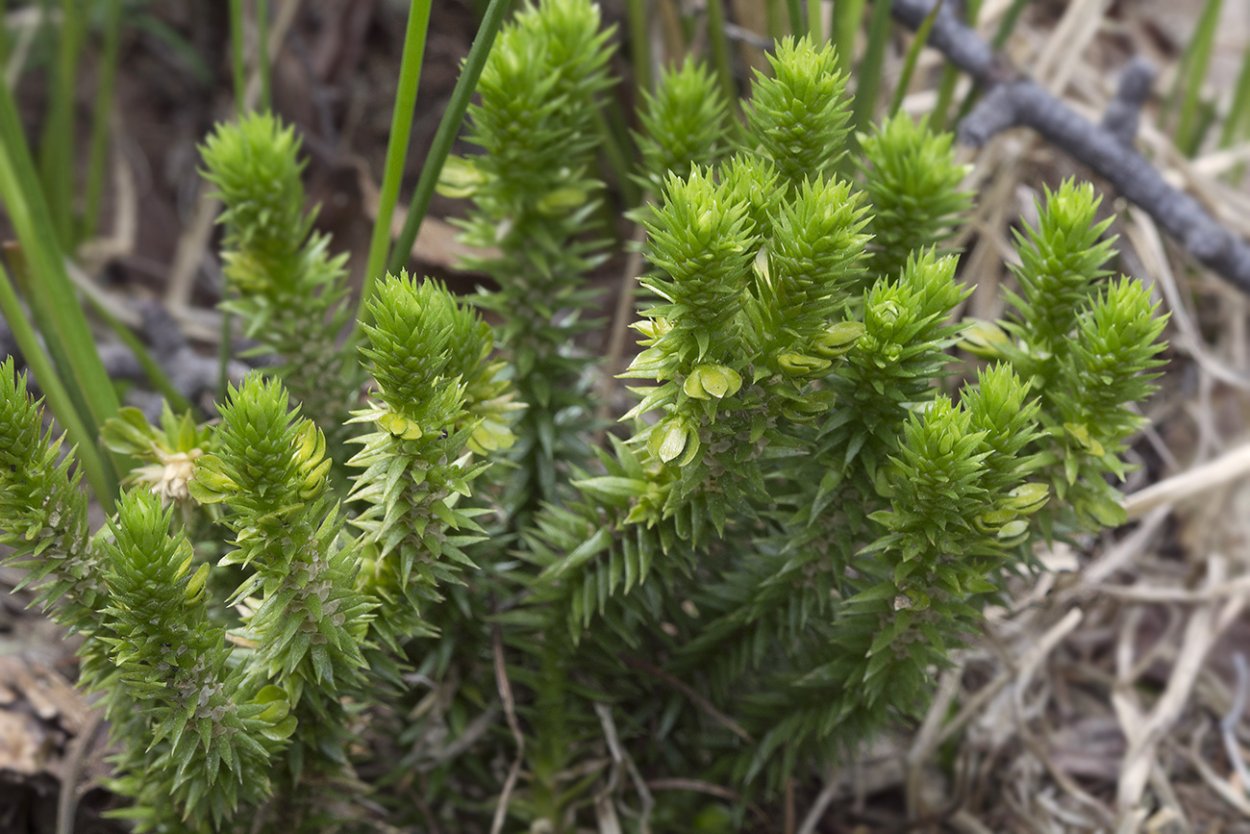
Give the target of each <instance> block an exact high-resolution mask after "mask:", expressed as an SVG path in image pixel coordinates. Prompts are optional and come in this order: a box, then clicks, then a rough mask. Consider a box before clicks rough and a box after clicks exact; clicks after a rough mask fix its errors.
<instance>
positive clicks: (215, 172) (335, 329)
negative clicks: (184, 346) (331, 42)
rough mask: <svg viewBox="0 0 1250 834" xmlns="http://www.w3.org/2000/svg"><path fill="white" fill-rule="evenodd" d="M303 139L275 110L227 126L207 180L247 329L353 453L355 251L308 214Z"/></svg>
mask: <svg viewBox="0 0 1250 834" xmlns="http://www.w3.org/2000/svg"><path fill="white" fill-rule="evenodd" d="M299 151H300V143H299V139H298V138H297V137H296V135H295V131H294V130H293V129H292V128H291V127H289V126H283V125H282V123H281V122H280V121H279V120H278V119H277V118H275V117H274V116H273V115H271V114H269V113H253V114H249V115H247V116H244V117H243V118H241V119H240V120H239V121H238V122H233V123H224V124H221V125H219V126H218V127H217V129H216V130H215V131H214V132H213V133H212V134H211V135H210V136H209V137H208V139H206V140H205V142H204V144H203V146H202V147H201V149H200V152H201V155H202V157H203V159H204V164H205V166H206V171H205V176H206V177H207V178H208V180H209V181H210V182H211V183H212V184H213V185H214V186H216V188H217V196H218V198H219V199H220V200H221V201H222V203H223V204H224V205H225V211H223V212H222V214H221V217H220V218H219V222H220V223H221V224H222V225H224V226H225V230H226V231H225V240H224V251H223V253H222V258H223V261H224V272H225V276H226V282H227V284H228V286H229V288H230V289H231V290H232V291H233V292H234V293H235V296H236V297H235V298H233V299H232V300H230V301H228V302H227V303H225V304H223V305H222V309H223V310H228V311H231V312H234V313H236V314H237V315H238V316H239V318H240V319H241V320H242V322H243V325H244V334H245V335H246V336H247V337H248V338H250V339H255V340H256V341H257V342H258V343H259V347H258V348H257V351H256V352H257V353H266V354H272V355H273V356H274V357H275V358H276V360H277V365H276V366H275V367H274V368H273V370H274V372H275V373H277V374H278V375H279V376H280V377H281V378H282V380H283V382H284V383H285V384H286V386H287V388H288V389H290V391H291V392H292V395H293V396H294V397H295V398H296V400H297V401H299V402H300V403H301V404H302V407H303V409H304V413H305V414H306V415H308V416H309V417H310V418H311V419H313V420H315V421H316V422H317V423H318V424H319V425H323V426H326V427H327V428H326V431H327V432H328V433H329V434H330V436H331V439H332V441H333V442H332V443H331V451H332V454H333V456H334V458H335V460H337V461H339V462H340V463H341V462H342V460H343V459H344V458H345V450H344V448H343V446H342V440H343V437H344V432H343V429H342V428H341V427H342V425H343V422H344V420H345V419H346V418H347V415H348V412H349V411H350V409H351V407H352V404H353V402H354V401H355V399H356V397H355V393H356V390H357V389H358V388H359V386H360V383H361V379H360V375H359V368H358V367H357V366H356V365H355V363H353V362H351V361H350V359H349V358H348V353H347V350H346V349H345V348H343V347H341V346H340V345H339V334H340V333H341V332H342V330H343V327H344V325H345V324H346V323H347V317H348V309H347V307H346V305H345V303H344V302H345V300H346V295H347V283H346V273H345V270H344V264H345V261H346V256H345V255H334V254H332V253H331V252H330V239H329V237H327V236H326V235H323V234H321V233H319V232H316V231H314V230H313V223H314V221H315V219H316V212H315V211H314V212H306V211H305V210H304V186H303V183H302V182H301V180H300V174H301V172H302V170H303V167H304V163H303V162H302V161H301V160H300V158H299Z"/></svg>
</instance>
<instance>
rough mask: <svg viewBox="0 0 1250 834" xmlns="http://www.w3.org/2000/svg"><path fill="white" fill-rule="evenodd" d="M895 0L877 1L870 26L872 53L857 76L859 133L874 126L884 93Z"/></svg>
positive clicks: (869, 35) (869, 42)
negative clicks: (878, 105)
mask: <svg viewBox="0 0 1250 834" xmlns="http://www.w3.org/2000/svg"><path fill="white" fill-rule="evenodd" d="M892 5H894V4H893V2H892V0H876V2H874V3H873V4H872V17H870V18H869V22H868V49H867V50H866V51H865V52H864V60H863V61H862V62H860V65H859V72H858V73H857V74H856V78H857V79H858V81H857V86H856V88H855V108H854V121H855V128H856V130H866V129H867V128H868V126H869V125H870V124H871V123H872V117H873V114H874V113H875V112H876V109H877V98H878V96H879V94H880V90H881V72H882V70H883V68H884V66H885V48H886V45H887V44H888V43H889V41H890V31H891V22H890V7H891V6H892Z"/></svg>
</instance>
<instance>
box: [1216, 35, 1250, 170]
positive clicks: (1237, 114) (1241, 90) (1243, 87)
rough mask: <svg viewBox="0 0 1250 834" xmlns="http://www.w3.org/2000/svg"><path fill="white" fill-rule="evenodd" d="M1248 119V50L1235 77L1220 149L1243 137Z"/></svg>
mask: <svg viewBox="0 0 1250 834" xmlns="http://www.w3.org/2000/svg"><path fill="white" fill-rule="evenodd" d="M1247 118H1250V50H1247V51H1246V54H1245V56H1244V57H1243V58H1242V60H1241V72H1240V73H1238V75H1237V89H1236V90H1235V91H1234V93H1233V103H1232V104H1231V105H1230V106H1229V108H1228V116H1227V117H1226V118H1225V119H1224V127H1223V129H1222V130H1221V131H1220V147H1221V148H1227V147H1229V146H1230V145H1232V144H1233V143H1234V142H1236V141H1237V140H1238V139H1240V138H1241V137H1243V136H1244V135H1245V131H1246V121H1247Z"/></svg>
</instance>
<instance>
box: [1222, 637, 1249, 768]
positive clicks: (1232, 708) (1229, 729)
mask: <svg viewBox="0 0 1250 834" xmlns="http://www.w3.org/2000/svg"><path fill="white" fill-rule="evenodd" d="M1233 670H1234V671H1235V672H1236V673H1237V686H1236V689H1234V690H1233V702H1232V704H1231V705H1229V707H1228V712H1227V713H1225V715H1224V717H1223V718H1221V719H1220V735H1221V736H1222V737H1223V739H1224V752H1225V753H1227V754H1228V761H1229V763H1230V764H1231V765H1232V766H1233V770H1235V771H1236V772H1237V778H1238V781H1240V782H1241V786H1242V789H1243V790H1250V767H1247V766H1246V760H1245V759H1244V758H1242V755H1241V745H1239V744H1238V743H1237V725H1238V724H1240V723H1241V716H1242V715H1244V714H1245V712H1246V694H1247V693H1246V690H1247V688H1250V674H1247V670H1246V656H1245V655H1244V654H1242V653H1241V652H1235V653H1234V654H1233Z"/></svg>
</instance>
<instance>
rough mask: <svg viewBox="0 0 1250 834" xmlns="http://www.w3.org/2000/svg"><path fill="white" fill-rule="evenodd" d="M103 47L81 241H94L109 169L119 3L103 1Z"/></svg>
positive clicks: (119, 14)
mask: <svg viewBox="0 0 1250 834" xmlns="http://www.w3.org/2000/svg"><path fill="white" fill-rule="evenodd" d="M104 11H105V18H104V44H103V50H102V52H101V55H100V84H99V86H98V87H97V88H96V98H95V105H94V109H93V111H92V113H91V139H90V142H91V145H90V150H89V151H88V154H89V155H88V159H87V195H86V200H87V202H86V208H85V211H84V213H83V224H82V236H83V239H84V240H90V239H91V238H92V237H95V233H96V230H97V229H98V228H99V225H100V207H101V203H102V201H103V199H104V172H105V170H106V169H107V168H108V147H109V120H110V119H111V118H112V116H113V99H114V93H115V92H116V87H117V54H118V49H119V44H120V41H121V28H122V0H106V3H105V7H104Z"/></svg>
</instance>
